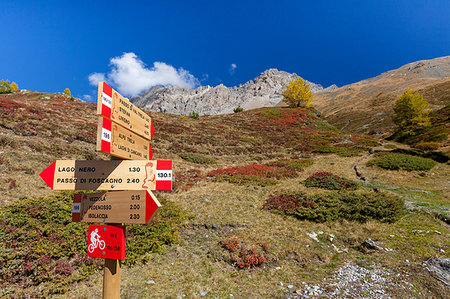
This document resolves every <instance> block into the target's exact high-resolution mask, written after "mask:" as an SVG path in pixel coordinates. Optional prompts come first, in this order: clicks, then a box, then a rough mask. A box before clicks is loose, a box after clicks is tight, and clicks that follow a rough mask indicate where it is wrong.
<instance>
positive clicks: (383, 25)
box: [0, 0, 450, 99]
mask: <svg viewBox="0 0 450 299" xmlns="http://www.w3.org/2000/svg"><path fill="white" fill-rule="evenodd" d="M449 15H450V1H448V0H447V1H431V0H430V1H415V0H405V1H394V0H390V1H383V0H378V1H361V0H360V1H345V0H342V1H331V0H330V1H320V0H318V1H284V0H277V1H263V0H259V1H244V0H241V1H232V0H227V1H211V0H209V1H200V0H199V1H187V0H185V1H127V2H124V1H73V0H72V1H63V0H60V1H17V0H15V1H5V0H0V28H1V29H2V30H1V32H2V35H1V38H0V79H9V80H10V81H15V82H17V83H18V84H19V87H20V88H25V89H30V90H38V91H42V92H62V91H63V90H64V88H66V87H68V88H70V90H71V91H72V94H73V95H74V96H76V97H80V98H84V99H89V97H92V98H95V94H96V88H95V87H94V86H93V85H91V83H95V80H98V79H102V78H105V79H106V80H107V81H108V82H109V83H110V84H111V85H112V86H113V87H114V88H116V89H118V90H119V91H120V92H122V93H124V95H127V96H133V95H134V94H136V93H139V92H141V91H143V90H145V89H147V88H149V87H151V86H153V85H155V84H158V85H165V84H174V85H185V86H188V87H195V86H198V85H212V86H215V85H218V84H220V83H223V84H225V85H226V86H235V85H239V84H243V83H245V82H246V81H248V80H251V79H253V78H255V77H257V76H258V75H259V74H260V73H261V72H263V71H264V70H266V69H268V68H277V69H279V70H284V71H287V72H295V73H297V74H298V75H300V76H301V77H303V78H305V79H307V80H309V81H312V82H315V83H319V84H322V85H323V86H328V85H331V84H337V85H338V86H342V85H345V84H349V83H353V82H357V81H359V80H362V79H366V78H369V77H373V76H376V75H378V74H380V73H382V72H384V71H388V70H390V69H394V68H398V67H400V66H401V65H404V64H406V63H409V62H413V61H417V60H422V59H431V58H435V57H440V56H446V55H450V21H449V17H448V16H449ZM89 79H91V80H89Z"/></svg>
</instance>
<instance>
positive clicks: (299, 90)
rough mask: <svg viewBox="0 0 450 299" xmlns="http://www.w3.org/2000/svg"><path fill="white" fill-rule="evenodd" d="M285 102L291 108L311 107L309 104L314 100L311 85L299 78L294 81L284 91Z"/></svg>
mask: <svg viewBox="0 0 450 299" xmlns="http://www.w3.org/2000/svg"><path fill="white" fill-rule="evenodd" d="M283 96H284V99H283V101H284V102H286V103H287V104H288V105H289V107H309V103H310V102H311V100H312V98H313V94H312V92H311V90H310V88H309V84H308V83H307V82H305V81H303V79H302V78H300V77H297V78H294V79H292V80H291V81H290V82H289V84H288V85H287V86H286V89H285V90H283Z"/></svg>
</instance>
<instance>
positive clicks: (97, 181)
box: [40, 160, 172, 190]
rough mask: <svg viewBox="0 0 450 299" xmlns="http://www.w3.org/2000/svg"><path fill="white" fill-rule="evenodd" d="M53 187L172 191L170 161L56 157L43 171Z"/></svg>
mask: <svg viewBox="0 0 450 299" xmlns="http://www.w3.org/2000/svg"><path fill="white" fill-rule="evenodd" d="M40 176H41V178H42V179H43V180H44V181H45V182H46V183H47V184H48V185H49V186H50V188H52V189H53V190H171V189H172V161H170V160H111V161H107V160H56V161H55V162H53V163H52V164H51V165H50V166H49V167H47V168H46V169H45V170H44V171H42V172H41V174H40Z"/></svg>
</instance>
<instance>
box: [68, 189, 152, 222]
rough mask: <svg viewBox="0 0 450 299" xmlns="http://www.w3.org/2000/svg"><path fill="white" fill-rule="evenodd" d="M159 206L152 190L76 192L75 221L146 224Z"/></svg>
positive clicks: (73, 217)
mask: <svg viewBox="0 0 450 299" xmlns="http://www.w3.org/2000/svg"><path fill="white" fill-rule="evenodd" d="M159 207H161V204H160V203H159V201H158V200H157V199H156V197H155V195H153V193H152V192H151V191H150V192H149V191H117V192H107V193H83V194H75V196H74V197H73V208H72V221H73V222H104V223H130V224H131V223H134V224H146V223H147V222H148V221H149V220H150V219H151V217H152V216H153V215H154V214H155V212H156V210H157V209H158V208H159Z"/></svg>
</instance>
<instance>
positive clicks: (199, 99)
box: [131, 68, 336, 115]
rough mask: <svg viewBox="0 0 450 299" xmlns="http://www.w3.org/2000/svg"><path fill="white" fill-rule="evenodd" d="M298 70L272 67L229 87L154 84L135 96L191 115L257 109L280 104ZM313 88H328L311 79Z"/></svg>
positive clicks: (141, 102)
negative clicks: (289, 71)
mask: <svg viewBox="0 0 450 299" xmlns="http://www.w3.org/2000/svg"><path fill="white" fill-rule="evenodd" d="M296 76H297V74H295V73H288V72H285V71H280V70H278V69H275V68H271V69H268V70H265V71H264V72H262V73H261V74H260V75H259V76H258V77H256V78H255V79H253V80H250V81H248V82H246V83H245V84H243V85H239V86H234V87H226V86H225V85H223V84H219V85H218V86H215V87H211V86H209V85H206V86H200V87H198V88H196V89H192V90H191V89H188V88H181V87H173V86H167V87H161V86H158V87H153V88H152V89H150V90H148V91H146V92H144V93H142V94H141V95H139V96H137V97H135V98H133V99H131V101H132V102H133V103H134V104H135V105H136V106H138V107H140V108H142V109H145V110H149V111H157V112H165V113H173V114H183V115H188V114H189V113H191V112H196V113H199V114H211V115H213V114H225V113H233V109H235V108H236V107H242V108H244V109H246V110H247V109H254V108H260V107H268V106H269V107H270V106H276V105H277V104H279V103H280V102H281V101H282V99H283V95H282V91H283V90H284V89H285V86H286V85H287V84H288V83H289V81H291V80H292V79H293V78H294V77H296ZM306 82H308V83H309V84H310V88H311V91H312V92H313V93H317V92H319V91H322V90H328V89H329V88H336V87H335V85H334V86H331V87H329V88H327V89H324V88H323V87H322V86H321V85H319V84H315V83H313V82H309V81H307V80H306Z"/></svg>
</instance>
